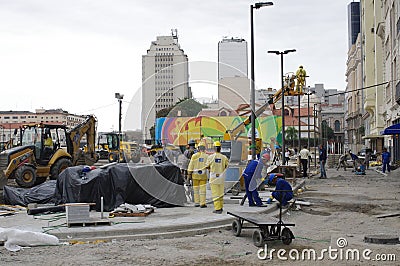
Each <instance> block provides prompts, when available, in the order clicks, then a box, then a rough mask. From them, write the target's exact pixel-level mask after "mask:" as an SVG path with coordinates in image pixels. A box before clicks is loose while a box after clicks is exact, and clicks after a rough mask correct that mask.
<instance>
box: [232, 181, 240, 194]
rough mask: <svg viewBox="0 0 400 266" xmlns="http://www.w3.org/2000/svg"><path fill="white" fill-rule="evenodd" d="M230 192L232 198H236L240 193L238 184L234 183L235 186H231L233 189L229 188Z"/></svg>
mask: <svg viewBox="0 0 400 266" xmlns="http://www.w3.org/2000/svg"><path fill="white" fill-rule="evenodd" d="M231 192H232V195H233V196H237V195H239V192H240V184H239V183H236V184H235V185H233V187H232V188H231Z"/></svg>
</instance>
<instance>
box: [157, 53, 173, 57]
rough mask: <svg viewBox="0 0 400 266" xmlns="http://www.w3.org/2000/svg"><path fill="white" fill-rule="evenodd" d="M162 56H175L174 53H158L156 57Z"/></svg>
mask: <svg viewBox="0 0 400 266" xmlns="http://www.w3.org/2000/svg"><path fill="white" fill-rule="evenodd" d="M160 55H171V56H172V55H174V53H156V56H160Z"/></svg>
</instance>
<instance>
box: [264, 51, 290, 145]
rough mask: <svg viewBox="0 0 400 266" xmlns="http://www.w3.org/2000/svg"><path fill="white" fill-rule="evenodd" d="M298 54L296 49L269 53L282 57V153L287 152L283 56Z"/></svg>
mask: <svg viewBox="0 0 400 266" xmlns="http://www.w3.org/2000/svg"><path fill="white" fill-rule="evenodd" d="M292 52H296V49H291V50H285V51H282V52H281V51H268V53H270V54H276V55H280V56H281V88H282V89H281V95H282V153H284V152H285V88H284V86H285V82H284V78H285V77H284V76H283V55H285V54H288V53H292Z"/></svg>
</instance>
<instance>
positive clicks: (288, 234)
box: [281, 227, 293, 245]
mask: <svg viewBox="0 0 400 266" xmlns="http://www.w3.org/2000/svg"><path fill="white" fill-rule="evenodd" d="M292 234H293V233H292V231H290V229H289V228H287V227H285V228H283V229H282V234H281V238H282V243H283V244H285V245H289V244H290V243H292Z"/></svg>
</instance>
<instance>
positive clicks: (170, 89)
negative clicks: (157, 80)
mask: <svg viewBox="0 0 400 266" xmlns="http://www.w3.org/2000/svg"><path fill="white" fill-rule="evenodd" d="M156 91H173V88H170V87H156Z"/></svg>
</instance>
